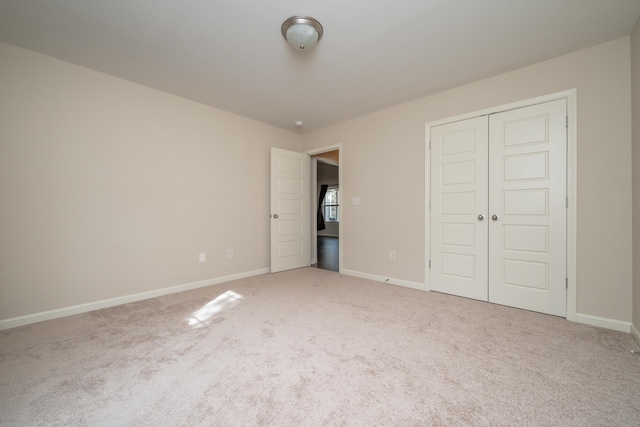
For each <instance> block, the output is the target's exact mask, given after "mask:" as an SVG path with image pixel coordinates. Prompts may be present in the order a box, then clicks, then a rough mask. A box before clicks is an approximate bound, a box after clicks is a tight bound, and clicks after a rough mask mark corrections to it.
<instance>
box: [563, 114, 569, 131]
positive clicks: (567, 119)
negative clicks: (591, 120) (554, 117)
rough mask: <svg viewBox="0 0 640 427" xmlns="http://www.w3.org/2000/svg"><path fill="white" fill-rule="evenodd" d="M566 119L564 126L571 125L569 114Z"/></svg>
mask: <svg viewBox="0 0 640 427" xmlns="http://www.w3.org/2000/svg"><path fill="white" fill-rule="evenodd" d="M565 119H566V120H565V121H564V127H566V128H568V127H569V116H566V117H565Z"/></svg>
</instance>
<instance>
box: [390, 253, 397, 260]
mask: <svg viewBox="0 0 640 427" xmlns="http://www.w3.org/2000/svg"><path fill="white" fill-rule="evenodd" d="M389 259H390V260H391V261H395V260H396V251H389Z"/></svg>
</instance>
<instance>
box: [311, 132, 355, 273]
mask: <svg viewBox="0 0 640 427" xmlns="http://www.w3.org/2000/svg"><path fill="white" fill-rule="evenodd" d="M329 151H337V152H338V188H339V189H340V225H339V226H338V272H339V273H342V266H343V263H342V254H343V253H344V251H343V250H342V245H343V241H342V229H343V228H344V218H345V216H344V193H343V187H342V169H343V165H344V160H343V158H342V143H338V144H333V145H326V146H324V147H319V148H314V149H312V150H307V151H305V152H304V154H308V155H309V156H310V157H311V180H310V182H311V191H310V192H309V194H310V195H311V206H315V207H316V208H315V209H310V211H312V212H311V234H310V236H311V239H310V240H311V264H314V263H315V262H318V253H317V252H318V230H317V228H318V227H317V222H318V217H317V213H316V212H317V205H318V169H317V160H316V161H314V159H313V156H317V155H318V154H322V153H328V152H329Z"/></svg>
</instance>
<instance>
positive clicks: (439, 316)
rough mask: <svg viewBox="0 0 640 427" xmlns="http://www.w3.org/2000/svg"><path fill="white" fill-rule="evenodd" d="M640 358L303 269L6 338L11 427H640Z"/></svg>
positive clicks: (510, 313) (541, 322)
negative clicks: (41, 426) (72, 426)
mask: <svg viewBox="0 0 640 427" xmlns="http://www.w3.org/2000/svg"><path fill="white" fill-rule="evenodd" d="M633 349H638V346H637V344H636V343H635V341H634V340H633V339H632V337H631V336H630V335H629V334H625V333H621V332H615V331H611V330H605V329H600V328H596V327H591V326H587V325H582V324H577V323H572V322H568V321H566V320H564V319H561V318H557V317H553V316H547V315H542V314H538V313H532V312H528V311H523V310H517V309H513V308H509V307H503V306H498V305H493V304H488V303H482V302H477V301H472V300H468V299H464V298H458V297H453V296H449V295H444V294H439V293H435V292H421V291H416V290H412V289H407V288H402V287H397V286H393V285H386V284H382V283H377V282H372V281H369V280H364V279H359V278H354V277H349V276H344V275H340V274H337V273H334V272H330V271H326V270H319V269H314V268H304V269H300V270H293V271H287V272H282V273H277V274H267V275H262V276H256V277H251V278H247V279H242V280H238V281H233V282H228V283H225V284H220V285H216V286H210V287H207V288H202V289H197V290H193V291H188V292H182V293H178V294H172V295H167V296H163V297H158V298H153V299H149V300H145V301H140V302H136V303H131V304H126V305H122V306H117V307H112V308H108V309H103V310H98V311H93V312H90V313H85V314H80V315H76V316H70V317H66V318H61V319H56V320H51V321H47V322H42V323H38V324H33V325H29V326H23V327H19V328H15V329H10V330H6V331H3V332H0V425H2V426H39V425H46V426H50V425H74V426H75V425H86V426H181V425H184V426H209V425H216V426H253V425H256V426H289V425H291V426H293V425H295V426H319V425H328V426H342V425H345V426H371V425H379V426H418V425H420V426H449V425H459V426H516V425H527V426H638V425H640V357H639V356H637V355H634V354H631V353H630V350H633Z"/></svg>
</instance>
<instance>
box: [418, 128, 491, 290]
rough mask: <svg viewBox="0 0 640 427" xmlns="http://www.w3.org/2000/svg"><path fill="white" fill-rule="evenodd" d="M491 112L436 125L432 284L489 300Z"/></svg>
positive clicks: (433, 151) (432, 131)
mask: <svg viewBox="0 0 640 427" xmlns="http://www.w3.org/2000/svg"><path fill="white" fill-rule="evenodd" d="M487 132H488V120H487V117H486V116H485V117H479V118H476V119H470V120H465V121H463V122H456V123H450V124H445V125H441V126H436V127H433V128H432V129H431V179H430V181H431V233H432V234H431V254H432V255H431V256H432V259H431V289H432V290H434V291H440V292H446V293H449V294H453V295H460V296H464V297H467V298H474V299H480V300H484V301H486V300H487V222H488V220H487V219H486V218H485V219H484V220H479V219H478V215H480V214H482V215H484V216H485V217H486V216H487V200H488V196H487V175H488V172H487V147H488V136H487Z"/></svg>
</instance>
